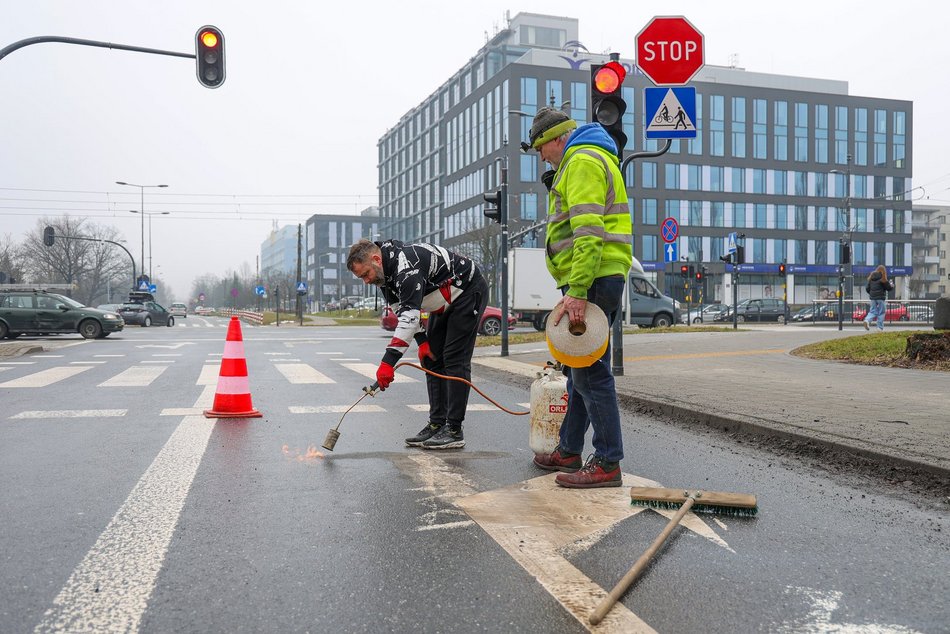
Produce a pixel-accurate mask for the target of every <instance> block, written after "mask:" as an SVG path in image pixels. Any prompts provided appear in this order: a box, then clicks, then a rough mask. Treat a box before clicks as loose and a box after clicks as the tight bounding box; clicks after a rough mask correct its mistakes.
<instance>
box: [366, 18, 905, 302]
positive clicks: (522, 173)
mask: <svg viewBox="0 0 950 634" xmlns="http://www.w3.org/2000/svg"><path fill="white" fill-rule="evenodd" d="M707 37H708V35H707ZM631 46H632V38H631ZM631 52H632V51H620V62H621V63H622V64H623V66H624V67H625V68H626V69H627V71H628V74H627V78H626V80H625V82H624V88H623V94H624V98H625V100H626V102H627V106H628V107H627V111H626V114H625V115H624V118H623V121H624V128H625V132H626V135H627V137H628V143H627V146H626V148H625V151H626V154H627V155H628V156H629V155H630V154H631V153H634V152H644V151H655V150H657V149H658V148H659V147H660V144H661V143H663V142H658V141H644V122H645V120H646V119H647V118H650V119H652V118H653V117H654V116H655V114H656V113H644V111H643V109H644V100H643V89H644V88H645V87H648V86H652V84H651V83H650V82H649V80H648V79H647V78H646V77H645V76H643V75H642V74H641V73H639V71H637V69H636V68H635V66H634V64H633V61H632V60H631V59H630V57H629V55H630V53H631ZM624 54H626V55H627V57H625V56H624ZM607 60H608V56H607V55H603V54H595V53H591V52H589V51H588V50H587V49H586V48H585V47H584V46H583V44H582V43H581V42H580V40H579V25H578V21H577V20H576V19H573V18H567V17H556V16H544V15H537V14H529V13H520V14H518V15H516V16H515V17H514V18H512V19H510V20H509V21H508V22H507V24H506V25H505V27H504V28H503V29H501V30H500V31H498V32H497V33H496V34H494V35H493V36H491V37H490V38H489V39H488V41H487V42H486V44H485V45H484V46H483V47H482V48H481V49H480V50H478V51H477V52H476V53H475V54H474V56H473V57H472V58H471V59H470V60H469V61H468V63H466V64H465V65H464V66H463V67H462V68H461V69H459V71H458V72H457V73H455V74H454V75H453V76H452V77H450V78H448V79H447V80H446V81H445V82H444V83H443V84H442V85H441V86H439V87H438V88H437V89H436V90H435V91H434V92H432V93H431V94H430V95H428V96H427V97H424V98H423V99H422V100H421V102H420V104H419V105H418V106H417V107H416V108H414V109H413V110H411V111H409V112H407V113H406V114H405V115H404V116H403V117H402V118H401V119H400V120H399V121H398V122H395V123H394V125H393V127H392V128H391V129H390V130H388V131H387V132H386V133H385V134H384V135H383V136H382V137H381V138H380V139H379V142H378V154H379V166H378V168H379V209H380V224H381V225H382V226H383V227H384V229H385V231H386V232H387V235H391V236H393V237H396V238H399V239H402V240H408V241H412V240H429V241H435V242H438V243H441V244H443V245H445V246H447V247H449V248H455V249H457V250H459V251H461V252H467V253H468V254H469V255H471V256H472V257H474V258H477V259H479V260H480V261H483V262H485V263H486V264H485V267H484V268H486V269H487V273H488V276H489V279H493V277H494V275H493V274H495V273H496V266H495V262H496V260H497V258H496V257H495V254H496V253H497V242H496V241H493V239H494V237H495V236H497V232H498V228H497V225H493V224H491V223H489V222H487V221H486V219H485V217H484V215H483V212H484V200H483V198H482V195H483V193H484V192H486V191H489V190H492V189H495V188H496V187H498V184H499V181H500V177H501V176H500V175H501V168H502V167H503V166H505V165H507V176H508V183H509V198H508V201H509V210H510V230H511V233H512V235H517V234H518V233H519V232H520V231H522V230H523V229H525V228H530V227H534V226H537V223H539V221H543V219H544V217H545V214H546V190H545V188H544V186H543V185H542V183H541V181H540V177H541V173H542V172H543V171H544V170H545V169H547V167H546V166H544V165H543V164H541V162H540V160H539V157H538V156H537V154H536V153H534V152H532V153H528V154H522V153H521V152H520V150H519V143H520V142H521V141H523V140H526V139H527V138H528V129H529V127H530V125H531V117H532V116H533V115H534V113H535V112H537V109H538V108H539V107H542V106H544V105H548V104H550V103H553V104H555V105H556V106H558V107H561V106H562V105H564V104H567V102H569V104H568V105H567V106H566V108H569V109H570V113H571V116H572V117H573V118H574V119H576V120H577V121H578V123H583V122H588V121H590V112H589V108H590V106H589V100H590V94H589V83H590V67H591V64H601V63H604V62H605V61H607ZM827 72H828V71H827V69H826V68H821V69H816V74H825V73H827ZM690 85H691V86H694V87H695V88H696V91H697V111H696V115H697V116H696V121H695V122H694V123H695V127H696V129H697V137H696V138H695V139H692V140H677V141H673V142H672V144H671V147H670V149H669V151H668V152H666V153H665V154H663V155H662V156H658V157H649V158H638V159H635V160H633V161H632V162H630V163H629V164H628V165H627V167H626V169H625V170H624V175H625V180H626V184H627V190H628V196H629V199H630V213H631V216H632V220H633V227H634V238H633V252H634V256H635V257H637V258H638V259H639V260H640V261H641V262H642V264H643V266H644V269H645V270H646V271H647V272H648V273H649V274H650V275H651V276H652V277H653V278H654V279H655V280H656V281H657V284H658V286H659V287H660V288H665V289H666V290H667V292H669V293H670V294H673V295H674V296H676V297H683V296H684V294H685V290H684V288H683V284H682V281H681V278H680V276H679V263H676V264H675V265H674V264H672V263H665V262H664V251H663V249H662V247H663V240H662V239H661V237H660V232H659V228H660V224H661V223H662V222H663V219H664V218H665V217H667V216H672V217H674V218H676V219H677V220H678V222H679V225H680V235H679V238H678V245H677V246H678V248H679V255H680V257H681V258H687V259H688V261H689V262H690V263H693V264H694V265H695V266H699V267H702V266H705V267H706V268H707V270H708V274H707V277H706V282H705V284H704V288H703V289H702V290H701V291H700V290H699V289H694V290H693V291H691V293H692V297H693V301H697V300H698V299H699V297H700V295H702V297H703V299H704V300H706V301H709V300H711V299H720V300H721V299H731V293H732V289H731V276H730V275H728V274H725V273H726V271H727V268H726V265H725V264H724V263H723V262H722V261H721V260H720V257H721V256H723V255H724V253H725V248H726V236H728V234H729V233H732V232H736V233H738V234H744V236H745V237H744V246H745V259H746V262H745V264H743V265H741V266H740V272H741V274H740V276H739V289H738V295H739V298H740V299H741V298H745V297H768V296H773V297H781V296H782V293H783V290H782V286H783V284H784V283H786V282H787V284H788V287H789V292H788V299H789V301H790V302H791V303H797V304H803V303H807V302H809V301H811V300H813V299H820V298H828V297H833V296H834V294H835V292H836V290H837V287H838V284H839V270H841V271H843V276H844V277H845V282H844V283H843V286H844V289H845V290H844V292H845V295H846V296H851V295H852V286H853V296H854V297H855V298H861V297H863V295H864V290H863V289H864V284H863V283H857V281H859V280H862V281H863V279H864V278H865V276H866V275H867V273H868V272H869V271H870V270H871V269H872V268H873V267H874V266H876V265H878V264H885V265H886V266H887V267H888V270H889V271H890V272H891V275H892V277H894V278H895V279H896V280H897V288H898V294H899V295H902V296H907V294H908V292H909V287H908V284H907V280H908V279H909V277H910V276H911V275H912V273H913V263H912V257H911V249H912V244H911V224H912V223H911V202H910V200H909V196H907V195H906V192H908V190H910V189H911V187H912V185H911V174H912V167H913V162H912V156H913V152H912V149H913V148H912V132H913V104H912V103H911V102H909V101H901V100H894V99H881V98H876V97H873V96H856V95H851V94H850V93H849V90H848V83H847V81H844V80H830V79H815V78H807V77H791V76H781V75H773V74H765V73H757V72H749V71H746V70H743V69H742V68H737V67H722V66H713V65H707V66H706V67H705V68H704V69H703V70H701V71H700V72H699V73H698V74H697V76H696V77H695V78H694V80H693V81H692V82H691V83H690ZM486 237H488V238H489V239H488V240H486ZM539 237H541V238H543V230H542V231H541V233H540V236H539V235H538V233H537V232H534V233H532V232H528V233H526V234H525V235H524V236H521V237H520V238H518V239H516V240H514V241H513V242H514V243H515V244H518V243H519V242H520V243H522V244H524V245H526V246H532V245H536V244H537V240H538V239H539ZM845 243H847V244H848V245H849V246H850V254H851V257H852V260H853V262H852V263H851V264H849V265H843V264H842V259H843V257H844V254H845V252H846V250H845V249H844V248H843V244H845ZM781 262H786V263H787V270H788V272H789V274H788V277H787V278H784V279H783V278H781V277H779V275H778V264H779V263H781ZM839 267H842V268H841V269H839ZM674 270H675V272H676V274H675V275H670V274H669V273H670V272H672V271H674ZM852 279H853V280H854V281H855V283H854V284H853V285H852V282H851V281H852Z"/></svg>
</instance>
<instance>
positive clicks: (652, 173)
mask: <svg viewBox="0 0 950 634" xmlns="http://www.w3.org/2000/svg"><path fill="white" fill-rule="evenodd" d="M641 186H642V187H643V188H644V189H656V163H654V162H652V161H644V162H643V182H642V183H641Z"/></svg>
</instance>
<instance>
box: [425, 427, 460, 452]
mask: <svg viewBox="0 0 950 634" xmlns="http://www.w3.org/2000/svg"><path fill="white" fill-rule="evenodd" d="M464 446H465V438H464V436H462V428H461V427H459V428H458V429H452V428H451V427H449V426H448V425H443V426H442V428H441V429H440V430H439V431H438V432H436V434H435V436H433V437H432V438H430V439H429V440H427V441H425V442H424V443H422V448H423V449H461V448H462V447H464Z"/></svg>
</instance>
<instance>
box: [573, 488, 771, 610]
mask: <svg viewBox="0 0 950 634" xmlns="http://www.w3.org/2000/svg"><path fill="white" fill-rule="evenodd" d="M630 499H631V503H632V504H634V505H635V506H649V507H652V508H661V509H675V508H678V509H679V511H677V512H676V515H674V516H673V518H672V519H671V520H670V521H669V523H668V524H667V525H666V528H664V529H663V532H662V533H660V534H659V536H658V537H657V538H656V539H655V540H653V543H652V544H650V547H649V548H647V550H646V552H645V553H643V554H642V555H641V556H640V559H638V560H637V563H635V564H633V567H632V568H631V569H630V570H629V571H628V572H627V574H625V575H624V576H623V579H621V580H620V581H619V582H617V585H615V586H614V588H613V590H611V591H610V594H608V595H607V596H606V597H604V599H603V600H602V601H601V602H600V603H599V604H598V605H597V607H596V608H594V611H593V612H591V614H590V617H588V620H589V621H590V622H591V625H597V624H598V623H600V622H601V621H603V620H604V617H605V616H607V612H609V611H610V608H612V607H614V605H615V604H616V603H617V601H618V600H619V599H620V597H621V596H623V593H624V592H626V591H627V588H629V587H630V586H631V585H632V584H633V582H634V581H635V580H636V578H637V577H638V576H640V573H641V572H643V569H644V568H646V567H647V564H649V563H650V560H651V559H653V556H654V555H655V554H656V552H657V551H658V550H659V549H660V547H661V546H662V545H663V543H664V542H665V541H666V539H667V538H668V537H669V536H670V533H672V532H673V529H674V528H676V526H677V525H678V524H679V523H680V520H682V519H683V517H684V516H685V515H686V514H687V513H689V511H690V510H692V511H693V512H694V513H718V514H720V515H733V516H737V517H752V516H754V515H755V514H756V512H757V511H758V506H757V504H756V500H755V496H754V495H747V494H745V493H720V492H718V491H683V490H681V489H663V488H657V487H631V488H630Z"/></svg>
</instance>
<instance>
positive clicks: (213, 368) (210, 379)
mask: <svg viewBox="0 0 950 634" xmlns="http://www.w3.org/2000/svg"><path fill="white" fill-rule="evenodd" d="M220 371H221V364H218V365H203V366H201V375H199V376H198V381H197V382H196V383H195V385H217V384H218V373H219V372H220Z"/></svg>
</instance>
